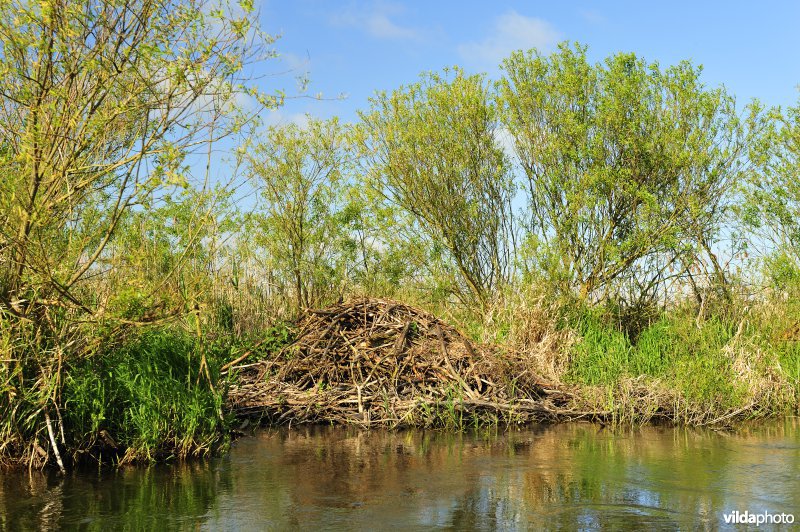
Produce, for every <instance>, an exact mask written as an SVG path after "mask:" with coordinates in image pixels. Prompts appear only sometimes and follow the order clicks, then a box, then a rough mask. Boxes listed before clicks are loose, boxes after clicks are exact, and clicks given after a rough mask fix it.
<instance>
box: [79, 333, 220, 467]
mask: <svg viewBox="0 0 800 532" xmlns="http://www.w3.org/2000/svg"><path fill="white" fill-rule="evenodd" d="M202 352H203V348H202V347H201V346H200V345H199V343H198V342H197V341H196V340H194V339H192V338H190V337H188V336H186V335H185V334H183V333H180V332H177V331H171V330H168V329H164V330H156V331H150V332H146V333H143V334H141V335H139V336H137V337H134V338H131V339H130V340H128V341H127V342H126V343H125V344H124V345H122V346H119V347H117V348H114V349H112V350H111V351H110V352H106V353H102V354H100V355H98V356H96V357H94V358H91V359H87V360H83V361H81V362H80V363H77V364H75V365H74V366H72V367H71V368H69V372H68V376H67V378H66V381H65V385H64V390H63V398H64V411H65V425H66V426H65V428H66V430H67V433H68V435H69V437H70V438H72V439H73V442H72V445H71V446H70V447H72V448H77V449H82V450H84V451H88V452H91V453H94V454H97V453H98V452H102V451H103V450H105V451H106V453H107V458H113V457H114V456H116V458H117V459H120V458H124V459H125V460H126V461H133V460H136V461H139V460H145V461H149V460H154V459H157V458H161V459H163V458H166V457H169V456H174V457H180V458H183V457H186V456H197V455H204V454H206V453H209V452H212V451H213V450H215V449H217V448H218V447H219V446H220V445H223V444H225V443H226V441H227V440H226V430H227V427H228V420H227V419H225V417H224V416H223V413H222V404H223V400H224V395H223V390H222V389H218V387H219V385H220V383H219V373H218V372H219V367H220V366H221V363H222V361H223V358H224V356H225V354H226V353H225V351H224V350H223V351H219V350H216V351H215V350H214V349H213V348H212V349H207V350H206V356H205V361H206V364H207V365H208V374H207V375H208V376H210V378H211V382H209V381H208V377H207V375H206V373H205V372H204V370H203V367H202V362H201V361H202V355H201V353H202ZM112 440H113V442H114V444H115V446H114V445H112V444H111V443H110V442H111V441H112ZM114 447H116V448H114Z"/></svg>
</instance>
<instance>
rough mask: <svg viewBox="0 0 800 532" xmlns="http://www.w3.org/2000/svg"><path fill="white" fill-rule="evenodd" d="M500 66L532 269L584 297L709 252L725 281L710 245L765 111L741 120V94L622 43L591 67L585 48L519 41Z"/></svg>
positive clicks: (638, 283) (640, 287) (657, 277)
mask: <svg viewBox="0 0 800 532" xmlns="http://www.w3.org/2000/svg"><path fill="white" fill-rule="evenodd" d="M503 68H504V71H505V76H504V78H503V79H502V80H501V82H500V84H499V91H500V98H501V99H502V103H503V113H502V116H503V120H504V123H505V125H506V127H507V128H508V130H509V132H510V134H511V135H512V137H513V139H514V147H515V150H516V153H517V155H518V157H519V160H520V163H521V166H522V168H523V170H524V181H525V185H526V186H525V188H526V190H527V197H528V214H529V217H528V220H527V229H528V235H529V242H530V243H531V246H532V249H534V250H535V253H534V256H533V257H529V258H530V259H532V260H533V262H534V263H535V267H537V268H538V269H539V270H540V271H541V272H543V273H544V275H545V276H546V277H547V278H549V279H550V280H551V281H552V282H554V283H555V284H556V285H557V286H560V287H561V288H562V289H563V290H564V291H567V292H570V293H575V294H577V295H579V296H580V297H581V298H582V299H585V300H586V299H593V300H599V299H603V298H605V297H606V296H609V294H611V293H613V292H614V291H617V290H619V289H620V287H621V286H623V285H625V284H626V283H628V282H632V286H634V290H636V291H640V292H642V293H652V290H653V289H654V287H661V288H663V284H662V283H664V282H665V280H666V279H667V277H669V270H670V268H671V269H673V270H674V271H677V272H678V274H681V273H683V272H688V271H690V269H692V268H694V267H696V264H695V261H697V260H701V259H699V257H701V256H702V257H703V258H702V260H703V261H706V262H708V263H710V264H711V269H712V270H713V272H714V273H713V275H712V277H714V280H715V281H718V282H719V284H720V285H723V286H724V285H725V282H726V279H725V277H724V271H723V267H722V266H721V265H720V264H719V261H718V260H717V258H716V250H715V248H714V242H715V240H716V239H717V238H718V237H719V234H720V230H721V225H722V224H723V223H724V221H725V218H724V216H725V210H726V209H727V207H728V206H729V205H730V201H731V198H732V190H733V185H734V184H735V183H737V182H739V181H740V179H741V178H742V176H743V174H744V172H746V171H747V170H748V165H749V162H748V160H747V157H746V155H747V153H746V148H747V138H748V134H749V132H750V131H751V130H752V128H751V126H753V125H754V124H755V123H756V121H757V120H758V119H759V113H758V109H753V110H752V111H751V115H750V116H749V117H748V120H747V121H746V122H747V123H745V121H743V120H740V118H739V117H738V116H737V113H736V108H735V104H734V100H733V98H732V97H730V96H728V95H727V94H726V93H725V91H724V90H723V89H722V88H718V89H707V88H706V87H705V86H704V85H703V83H702V81H701V79H700V74H701V69H700V68H698V67H694V66H692V65H691V64H689V63H688V62H681V63H679V64H678V65H675V66H671V67H668V68H666V69H662V68H660V67H659V65H658V64H655V63H653V64H648V63H646V62H645V61H644V60H642V59H640V58H638V57H636V56H634V55H632V54H617V55H615V56H612V57H610V58H608V59H606V60H605V61H604V62H603V63H600V64H591V63H590V62H589V61H588V59H587V57H586V48H583V47H580V46H574V47H571V46H569V45H567V44H562V45H561V46H560V47H559V50H558V51H557V52H555V53H554V54H552V55H550V56H543V55H540V54H538V53H537V52H535V51H530V52H527V53H523V52H516V53H514V54H512V55H511V57H509V58H508V59H507V60H506V61H505V62H504V66H503ZM529 249H530V248H529ZM634 295H636V294H634ZM638 295H641V294H638Z"/></svg>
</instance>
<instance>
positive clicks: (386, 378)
mask: <svg viewBox="0 0 800 532" xmlns="http://www.w3.org/2000/svg"><path fill="white" fill-rule="evenodd" d="M297 331H298V332H297V335H296V338H295V341H294V342H293V343H292V344H290V345H288V346H287V347H285V348H284V349H283V350H282V351H281V352H280V353H278V354H277V355H276V356H274V357H272V358H271V359H269V360H264V361H261V362H258V363H255V364H247V365H241V366H234V367H232V368H231V372H235V373H236V374H237V375H238V377H237V378H236V379H232V381H233V382H235V384H233V385H232V386H231V388H230V390H229V407H230V409H231V410H232V411H233V412H235V413H236V414H237V415H239V416H256V417H260V418H264V419H266V420H267V421H268V422H272V423H279V424H280V423H309V422H326V423H330V422H333V423H357V424H362V425H385V426H391V427H398V426H414V425H427V424H433V423H436V419H440V421H441V420H442V419H443V418H442V417H441V416H440V415H438V414H437V412H445V411H446V412H449V413H450V416H451V418H452V417H453V416H454V415H458V416H460V419H463V414H467V415H468V416H470V419H474V416H494V419H497V420H505V421H509V422H511V421H513V422H528V421H534V420H545V419H554V418H564V417H571V418H574V417H580V416H584V415H586V413H584V412H575V411H572V410H571V409H570V408H569V404H570V402H571V401H570V394H569V393H568V392H566V391H563V390H556V389H554V388H553V387H551V386H548V385H547V384H546V383H543V382H541V381H540V380H539V379H538V378H536V377H535V376H534V375H532V374H531V372H530V371H529V369H530V368H525V367H523V365H524V364H523V363H522V361H520V360H516V359H514V357H513V356H508V355H507V354H504V353H503V352H501V351H500V350H499V349H497V348H496V347H492V346H476V345H474V344H473V343H472V342H470V341H469V340H468V339H467V338H466V337H464V336H463V335H462V334H460V333H459V332H458V331H457V330H456V329H454V328H453V327H451V326H449V325H447V324H446V323H444V322H442V321H441V320H439V319H438V318H436V317H435V316H433V315H431V314H429V313H426V312H425V311H422V310H420V309H416V308H413V307H410V306H408V305H405V304H403V303H400V302H397V301H391V300H385V299H367V298H364V299H358V300H355V301H350V302H347V303H343V304H339V305H335V306H333V307H330V308H326V309H324V310H309V311H308V312H307V313H306V314H305V316H304V317H303V318H301V320H300V321H299V322H298V324H297ZM442 422H443V421H442Z"/></svg>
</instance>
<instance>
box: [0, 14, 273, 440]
mask: <svg viewBox="0 0 800 532" xmlns="http://www.w3.org/2000/svg"><path fill="white" fill-rule="evenodd" d="M254 21H255V14H254V13H253V12H252V5H250V4H249V3H248V2H244V1H243V2H242V3H241V4H240V5H236V6H233V5H227V4H226V3H225V2H220V3H214V2H207V1H203V0H98V1H85V2H71V1H66V0H43V1H41V2H28V1H25V0H0V175H1V176H2V178H0V221H2V223H1V224H0V337H2V340H1V341H0V345H3V346H4V347H5V348H7V349H4V352H3V356H2V358H3V363H2V364H0V387H2V389H3V390H4V391H3V394H2V395H0V410H2V418H3V419H4V421H7V424H4V425H3V427H2V429H3V430H4V431H5V430H6V429H8V428H9V427H15V428H14V430H23V429H24V430H28V431H29V432H28V433H29V434H36V435H37V437H38V435H39V433H40V432H41V431H40V429H41V427H42V426H43V425H41V424H40V422H41V421H42V413H43V412H44V416H45V417H47V416H48V412H51V413H52V412H53V411H52V410H51V409H50V406H52V405H54V404H55V405H56V413H57V411H58V389H59V383H60V374H61V372H62V371H63V367H65V365H67V364H68V363H69V355H70V354H72V355H75V354H80V353H85V352H91V350H92V349H93V345H94V344H93V342H91V341H89V338H86V337H76V335H75V332H76V331H77V330H78V329H79V328H80V327H81V326H82V324H87V323H88V324H94V323H97V322H99V321H101V320H106V319H111V318H114V319H118V321H119V320H123V319H124V316H115V315H114V313H113V312H112V309H111V307H110V306H109V305H108V300H107V299H106V298H104V297H102V295H101V291H99V290H97V287H98V284H99V283H102V280H103V279H104V278H107V273H108V271H109V270H113V269H114V268H115V267H116V265H115V263H114V262H113V261H108V260H105V259H107V258H109V257H110V256H111V255H113V254H111V253H110V252H109V249H110V248H109V246H110V244H111V243H112V242H113V241H114V236H115V233H116V231H117V229H118V227H119V224H120V222H121V220H123V218H124V217H125V215H126V213H129V212H131V210H132V209H139V210H143V209H148V208H150V207H152V206H153V202H154V201H156V200H157V199H158V197H159V196H160V193H161V192H162V191H163V190H164V189H165V187H168V186H176V185H185V182H186V165H185V161H186V159H185V158H186V156H187V154H188V153H190V152H192V151H193V150H199V149H201V147H202V149H203V150H204V151H205V150H206V149H207V148H208V146H210V145H211V144H210V143H213V142H214V141H215V140H216V139H218V138H220V137H221V136H224V135H226V134H229V133H231V132H232V131H234V130H235V129H237V128H238V127H239V126H240V125H241V121H242V119H243V115H242V114H241V113H237V112H236V108H235V107H234V105H233V104H234V103H235V100H236V97H237V95H238V94H240V93H242V92H244V91H245V90H246V91H247V92H248V94H250V95H252V96H254V99H257V100H259V101H261V102H262V103H263V104H265V105H273V104H277V103H279V102H278V100H277V99H270V98H268V97H265V96H263V97H262V96H260V95H259V94H257V93H255V92H254V91H252V90H249V89H246V88H245V87H244V86H243V85H242V84H243V82H244V81H245V79H244V78H243V77H242V75H241V72H242V69H243V66H244V64H245V63H246V62H247V61H248V60H249V59H252V58H253V54H256V55H258V54H259V53H260V52H259V50H261V49H262V45H263V44H264V43H266V42H268V41H269V40H270V39H269V37H267V36H264V35H261V34H260V32H258V30H257V28H256V26H255V24H254ZM115 253H116V252H115ZM107 293H109V292H107ZM83 333H84V334H86V333H89V331H87V330H86V329H84V330H83ZM8 350H10V351H8ZM6 390H11V391H10V392H9V393H8V394H6V393H5V391H6ZM23 399H24V400H30V401H31V402H32V404H33V405H34V406H33V410H32V413H31V414H30V415H29V416H28V415H27V414H26V415H25V416H23V410H22V409H20V408H18V406H19V404H18V403H15V401H22V400H23ZM15 404H16V406H15ZM48 405H49V406H48ZM48 419H49V418H48ZM23 425H25V427H23ZM47 425H48V429H51V426H50V423H49V420H48V424H47ZM9 430H10V429H9ZM49 432H50V439H51V442H52V441H53V433H52V430H50V431H49ZM3 435H4V438H3V441H4V444H3V445H4V448H5V445H6V443H8V441H9V438H10V436H9V435H8V434H6V433H5V432H4V434H3ZM31 441H34V442H35V438H34V439H32V440H31ZM54 447H55V445H54Z"/></svg>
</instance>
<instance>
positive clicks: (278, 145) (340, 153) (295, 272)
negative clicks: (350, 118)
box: [239, 119, 354, 314]
mask: <svg viewBox="0 0 800 532" xmlns="http://www.w3.org/2000/svg"><path fill="white" fill-rule="evenodd" d="M263 138H264V140H263V141H261V142H257V143H254V144H252V145H246V146H243V147H242V148H241V149H240V150H239V152H240V154H241V157H242V162H243V164H244V166H245V171H246V173H247V175H248V176H249V177H251V178H253V179H255V181H256V184H257V186H258V187H259V190H260V195H261V199H262V200H263V201H262V202H261V205H259V207H258V209H257V211H256V212H255V214H254V216H253V220H254V222H255V223H254V224H253V233H254V235H255V236H251V238H254V239H255V240H256V242H257V243H258V244H259V247H260V248H261V249H263V252H264V256H265V261H266V267H267V269H268V271H269V272H270V278H271V281H272V283H273V284H274V285H275V286H276V288H277V292H278V294H280V295H281V296H283V297H285V298H288V299H292V300H293V301H294V309H293V310H294V313H295V314H296V313H297V312H299V311H301V310H302V309H304V308H307V307H310V306H313V305H316V304H319V303H322V302H323V301H324V300H325V299H326V298H329V297H330V296H331V295H332V294H334V293H337V290H338V289H340V288H341V287H340V286H337V284H339V283H340V282H341V281H343V280H344V279H346V278H347V270H348V268H349V267H350V266H349V265H350V264H352V262H353V260H354V259H353V258H352V256H353V252H354V246H353V243H352V240H351V236H350V235H349V232H348V231H347V226H348V224H347V220H346V219H345V218H346V217H348V216H350V214H349V213H347V212H345V207H346V198H345V190H346V179H347V175H346V172H347V168H348V164H349V163H348V158H349V153H348V149H347V146H348V142H347V136H346V131H345V130H344V128H343V127H342V126H341V124H339V122H338V120H336V119H333V120H329V121H322V120H316V119H309V122H308V125H307V126H306V127H300V126H298V125H297V124H289V125H286V126H276V127H271V128H269V130H268V131H267V132H266V134H265V135H263Z"/></svg>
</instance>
